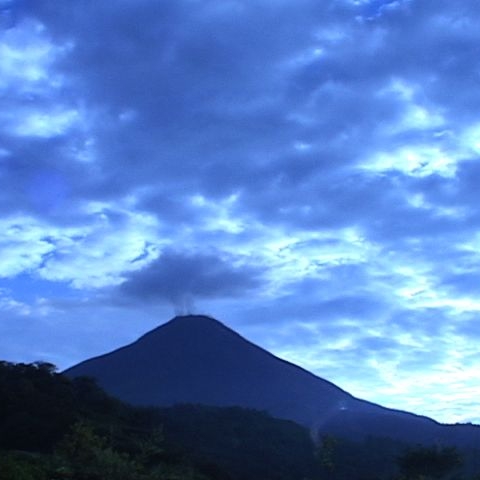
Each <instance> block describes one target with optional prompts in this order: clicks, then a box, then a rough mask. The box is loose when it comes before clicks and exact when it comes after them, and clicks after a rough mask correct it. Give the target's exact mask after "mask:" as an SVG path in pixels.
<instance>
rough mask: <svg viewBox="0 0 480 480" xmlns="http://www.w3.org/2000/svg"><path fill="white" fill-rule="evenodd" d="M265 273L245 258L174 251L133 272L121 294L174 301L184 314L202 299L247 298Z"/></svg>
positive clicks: (136, 297) (121, 288) (152, 300)
mask: <svg viewBox="0 0 480 480" xmlns="http://www.w3.org/2000/svg"><path fill="white" fill-rule="evenodd" d="M261 274H262V271H261V270H260V269H259V268H258V267H253V266H251V265H248V263H247V264H245V263H244V259H241V258H232V257H229V256H226V255H221V253H220V252H215V253H210V254H206V253H197V254H192V253H191V254H186V253H180V252H177V251H175V250H167V251H164V252H162V254H161V255H160V257H159V258H158V259H157V260H155V261H154V262H152V263H150V264H149V265H147V266H146V267H144V268H143V269H141V270H137V271H134V272H132V273H131V274H130V275H129V276H128V277H127V279H126V281H125V282H124V283H122V284H121V285H120V287H119V289H118V294H119V295H121V296H123V295H127V296H128V297H130V298H133V299H136V300H137V301H140V302H144V301H148V302H165V301H167V302H171V303H172V304H173V305H175V307H176V308H178V309H180V310H182V311H184V310H185V309H187V310H188V309H190V308H193V302H194V301H195V300H196V299H202V298H218V297H220V298H221V297H245V296H246V295H247V294H248V292H249V291H251V290H255V289H258V288H260V287H261V285H262V282H261Z"/></svg>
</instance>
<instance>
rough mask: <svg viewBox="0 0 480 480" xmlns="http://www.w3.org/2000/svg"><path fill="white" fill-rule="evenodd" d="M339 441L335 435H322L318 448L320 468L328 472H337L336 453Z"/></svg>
mask: <svg viewBox="0 0 480 480" xmlns="http://www.w3.org/2000/svg"><path fill="white" fill-rule="evenodd" d="M338 443H339V440H338V438H336V437H334V436H333V435H322V438H321V441H320V444H319V448H318V452H317V455H318V460H319V462H320V467H321V468H323V469H325V470H326V471H327V472H330V473H331V472H333V471H334V470H335V466H336V465H335V463H336V462H335V452H336V449H337V446H338Z"/></svg>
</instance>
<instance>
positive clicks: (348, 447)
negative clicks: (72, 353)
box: [0, 362, 478, 480]
mask: <svg viewBox="0 0 480 480" xmlns="http://www.w3.org/2000/svg"><path fill="white" fill-rule="evenodd" d="M472 454H473V455H478V452H472ZM461 464H462V458H461V455H460V453H459V452H458V451H457V450H456V449H454V448H443V447H423V446H418V447H414V448H412V447H411V446H407V445H403V444H401V443H399V442H396V441H394V440H391V439H388V438H382V439H379V438H367V439H366V440H365V441H363V442H361V443H355V442H352V441H349V440H345V439H340V438H335V437H332V436H328V435H327V436H324V437H322V439H321V441H320V442H319V444H318V445H317V446H315V445H314V443H313V441H312V439H311V436H310V433H309V432H308V431H307V430H306V429H305V428H303V427H301V426H299V425H297V424H295V423H293V422H290V421H286V420H278V419H274V418H272V417H270V416H269V415H268V414H266V413H264V412H258V411H254V410H248V409H243V408H238V407H231V408H216V407H205V406H198V405H177V406H174V407H170V408H161V409H158V408H137V407H132V406H129V405H126V404H124V403H122V402H120V401H118V400H116V399H114V398H112V397H110V396H109V395H107V394H106V393H105V392H104V391H103V390H102V389H100V388H99V387H98V386H97V385H96V383H95V382H94V381H93V380H91V379H88V378H77V379H73V380H72V379H69V378H67V377H65V376H63V375H61V374H59V373H57V372H56V370H55V367H54V366H53V365H51V364H47V363H34V364H28V365H27V364H12V363H8V362H0V480H103V479H108V480H322V479H325V480H327V479H328V480H372V479H386V480H387V479H388V480H390V479H391V480H393V479H396V480H437V479H438V480H442V479H452V480H453V479H459V480H460V479H462V480H463V479H467V480H470V479H471V478H473V476H474V475H473V474H474V473H475V472H468V477H466V476H465V472H466V470H465V469H464V470H463V471H462V470H460V467H461ZM461 474H463V475H464V476H463V477H462V476H461Z"/></svg>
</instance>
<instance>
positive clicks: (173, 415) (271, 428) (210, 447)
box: [159, 405, 315, 480]
mask: <svg viewBox="0 0 480 480" xmlns="http://www.w3.org/2000/svg"><path fill="white" fill-rule="evenodd" d="M159 415H160V417H159V421H160V422H161V423H162V425H163V426H164V433H165V439H166V440H167V443H168V444H169V445H173V446H176V447H177V450H178V449H183V451H186V452H187V453H188V454H189V456H190V458H192V459H193V460H194V461H195V462H196V464H197V465H198V466H199V468H200V470H201V471H203V472H205V473H207V474H208V475H209V476H210V477H212V478H222V479H225V478H231V479H233V480H243V479H249V480H250V479H256V478H258V479H262V480H269V479H275V480H291V479H302V478H305V477H311V476H312V475H313V473H314V470H315V456H314V450H315V448H314V444H313V441H312V439H311V437H310V435H309V432H308V431H307V430H306V429H305V428H303V427H301V426H299V425H297V424H295V423H294V422H290V421H287V420H279V419H274V418H272V417H271V416H270V415H268V414H267V413H264V412H258V411H255V410H248V409H243V408H238V407H229V408H219V407H205V406H198V405H178V406H175V407H171V408H166V409H161V410H160V413H159Z"/></svg>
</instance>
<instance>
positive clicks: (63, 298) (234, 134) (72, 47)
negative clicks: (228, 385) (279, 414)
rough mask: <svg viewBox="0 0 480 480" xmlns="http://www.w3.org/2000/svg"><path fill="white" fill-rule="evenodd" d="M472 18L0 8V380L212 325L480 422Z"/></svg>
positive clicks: (338, 379)
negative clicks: (25, 365)
mask: <svg viewBox="0 0 480 480" xmlns="http://www.w3.org/2000/svg"><path fill="white" fill-rule="evenodd" d="M479 17H480V5H479V4H478V2H477V1H476V0H462V1H459V2H447V1H446V0H437V1H435V2H422V1H420V0H398V1H367V0H363V1H362V0H357V1H354V0H325V1H321V2H319V1H318V0H295V1H293V0H292V1H289V0H249V1H246V0H244V1H241V0H222V1H220V0H215V1H214V0H202V1H197V0H175V1H162V2H156V1H146V0H115V1H111V2H98V1H93V0H75V1H73V0H63V1H62V2H59V1H58V0H30V1H29V0H23V1H11V0H10V1H9V0H0V102H1V108H0V180H1V184H2V189H1V190H0V259H1V262H0V319H1V322H0V358H3V359H6V360H10V361H34V360H46V361H51V362H53V363H55V364H57V365H58V366H59V367H60V368H65V367H67V366H70V365H72V364H74V363H76V362H79V361H81V360H83V359H85V358H88V357H90V356H93V355H97V354H100V353H104V352H106V351H109V350H111V349H113V348H116V347H118V346H120V345H123V344H125V343H128V342H131V341H133V340H134V339H136V338H137V337H138V336H139V335H141V334H142V333H144V332H145V331H147V330H149V329H151V328H153V327H155V326H157V325H158V324H159V323H163V322H165V321H167V320H169V319H170V318H171V317H172V316H173V315H174V314H175V313H187V312H192V313H206V314H210V315H213V316H215V317H216V318H218V319H219V320H221V321H223V322H224V323H226V324H227V325H229V326H230V327H232V328H234V329H236V330H237V331H238V332H240V333H241V334H242V335H244V336H246V337H247V338H249V339H250V340H252V341H254V342H255V343H257V344H259V345H261V346H262V347H264V348H267V349H269V350H270V351H272V352H273V353H275V354H277V355H279V356H281V357H283V358H285V359H288V360H290V361H293V362H295V363H297V364H299V365H301V366H303V367H305V368H307V369H309V370H311V371H312V372H314V373H316V374H318V375H320V376H322V377H323V378H326V379H328V380H330V381H332V382H334V383H336V384H337V385H339V386H341V387H342V388H344V389H345V390H347V391H349V392H351V393H353V394H354V395H356V396H358V397H361V398H365V399H368V400H371V401H374V402H377V403H381V404H383V405H386V406H389V407H394V408H400V409H405V410H410V411H413V412H416V413H420V414H425V415H429V416H431V417H433V418H436V419H438V420H440V421H445V422H457V421H473V422H480V416H479V413H478V406H479V405H478V398H479V394H480V377H479V375H478V370H479V366H480V352H479V350H478V347H477V345H478V340H479V337H480V323H479V321H478V317H479V313H480V299H479V295H478V292H479V283H480V268H479V267H480V211H479V208H478V205H479V200H480V193H479V192H480V190H479V188H478V183H479V181H480V161H479V160H480V114H479V112H480V60H479V59H480V31H479V29H478V20H479Z"/></svg>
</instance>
